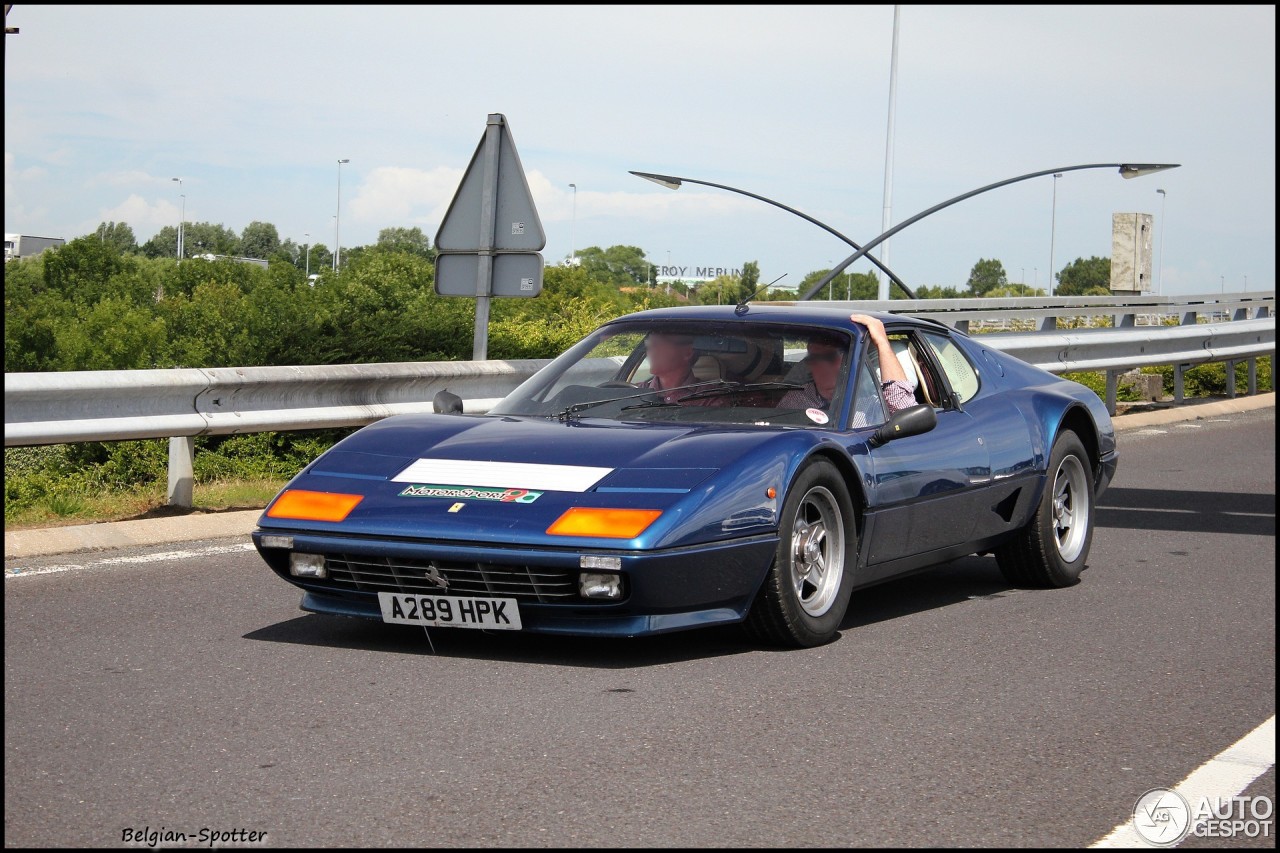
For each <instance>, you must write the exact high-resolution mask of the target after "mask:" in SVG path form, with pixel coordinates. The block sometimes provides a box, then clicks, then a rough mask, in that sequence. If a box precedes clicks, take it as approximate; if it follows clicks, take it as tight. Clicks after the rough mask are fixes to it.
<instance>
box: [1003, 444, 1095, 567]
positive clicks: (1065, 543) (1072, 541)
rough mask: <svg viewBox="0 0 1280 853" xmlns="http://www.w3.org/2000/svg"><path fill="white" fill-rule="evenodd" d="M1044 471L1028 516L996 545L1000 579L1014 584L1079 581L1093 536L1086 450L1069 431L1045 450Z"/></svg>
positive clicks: (1092, 497) (1089, 479)
mask: <svg viewBox="0 0 1280 853" xmlns="http://www.w3.org/2000/svg"><path fill="white" fill-rule="evenodd" d="M1048 470H1049V477H1048V480H1047V482H1046V483H1045V492H1044V495H1043V496H1041V498H1040V505H1039V506H1038V507H1037V508H1036V514H1035V515H1034V516H1033V517H1032V519H1031V522H1030V523H1029V524H1028V525H1027V526H1026V527H1024V528H1023V529H1022V530H1019V531H1018V533H1017V534H1016V535H1015V536H1014V538H1013V539H1012V540H1011V541H1009V542H1008V543H1006V544H1004V545H1001V546H1000V547H999V548H997V549H996V562H997V563H998V564H999V566H1000V571H1001V573H1003V574H1004V577H1005V580H1007V581H1009V582H1010V583H1012V584H1014V585H1015V586H1022V587H1033V588H1041V589H1045V588H1054V587H1066V586H1072V585H1074V584H1076V583H1079V581H1080V573H1081V572H1082V571H1084V565H1085V558H1086V557H1088V556H1089V545H1090V544H1091V543H1092V541H1093V501H1094V495H1093V478H1092V476H1091V475H1090V473H1089V472H1090V465H1089V454H1088V453H1086V452H1085V449H1084V445H1082V444H1081V443H1080V439H1079V438H1078V437H1077V436H1076V434H1075V433H1074V432H1064V433H1063V434H1062V435H1060V436H1059V437H1058V439H1057V441H1055V442H1054V443H1053V452H1052V453H1050V455H1049V469H1048Z"/></svg>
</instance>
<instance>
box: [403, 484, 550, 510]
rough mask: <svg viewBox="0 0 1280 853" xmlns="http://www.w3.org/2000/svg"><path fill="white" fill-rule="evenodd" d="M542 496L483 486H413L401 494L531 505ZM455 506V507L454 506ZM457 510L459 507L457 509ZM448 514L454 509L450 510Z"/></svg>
mask: <svg viewBox="0 0 1280 853" xmlns="http://www.w3.org/2000/svg"><path fill="white" fill-rule="evenodd" d="M541 496H542V492H534V491H530V490H529V489H490V488H485V487H484V486H437V485H432V484H416V483H415V484H414V485H412V486H409V487H408V488H406V489H405V490H404V491H403V492H401V493H400V494H399V495H398V497H402V498H452V499H454V500H457V499H458V498H468V499H470V500H475V501H499V502H501V503H516V504H531V503H533V502H534V501H536V500H537V499H538V498H539V497H541ZM455 506H456V505H455ZM458 508H459V509H460V508H461V507H458ZM449 511H450V512H456V511H457V510H456V509H453V508H450V510H449Z"/></svg>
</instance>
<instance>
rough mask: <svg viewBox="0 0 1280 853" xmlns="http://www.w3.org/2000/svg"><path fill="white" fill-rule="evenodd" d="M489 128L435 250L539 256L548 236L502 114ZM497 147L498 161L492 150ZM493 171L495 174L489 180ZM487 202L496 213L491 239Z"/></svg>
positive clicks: (495, 115)
mask: <svg viewBox="0 0 1280 853" xmlns="http://www.w3.org/2000/svg"><path fill="white" fill-rule="evenodd" d="M488 125H489V126H488V127H486V128H485V135H484V136H483V137H481V139H480V144H479V146H477V147H476V153H475V154H474V155H473V156H472V158H471V164H470V165H469V166H468V167H467V173H466V174H465V175H463V177H462V183H461V184H460V185H459V186H458V192H457V194H456V195H454V197H453V201H452V202H450V204H449V210H448V212H447V213H445V215H444V221H443V222H441V223H440V230H439V231H438V232H437V233H436V249H437V251H441V252H479V251H483V250H485V249H488V250H491V251H495V252H502V251H515V252H537V251H540V250H541V249H542V248H543V247H544V246H546V245H547V235H546V233H545V232H543V230H542V221H541V220H540V219H538V211H537V209H536V208H535V207H534V206H533V196H532V195H531V194H530V192H529V182H528V181H527V180H526V179H525V176H524V167H523V166H521V165H520V155H519V154H517V153H516V144H515V142H514V140H512V138H511V129H510V128H509V127H508V126H507V123H506V119H505V118H504V117H503V115H502V114H501V113H493V114H491V115H490V116H489V122H488ZM491 136H492V138H491ZM495 143H496V147H497V149H498V150H497V156H496V157H495V156H493V151H492V150H491V148H490V146H491V145H493V144H495ZM495 167H496V169H495ZM490 170H495V171H496V174H490V173H489V172H490ZM486 190H488V193H486ZM487 200H488V201H489V202H490V203H492V204H495V208H496V209H495V211H494V214H493V219H492V222H493V233H491V234H489V233H485V232H486V230H487V229H486V228H485V227H484V222H485V220H486V218H487V217H486V216H485V213H486V210H485V208H484V204H485V202H486V201H487Z"/></svg>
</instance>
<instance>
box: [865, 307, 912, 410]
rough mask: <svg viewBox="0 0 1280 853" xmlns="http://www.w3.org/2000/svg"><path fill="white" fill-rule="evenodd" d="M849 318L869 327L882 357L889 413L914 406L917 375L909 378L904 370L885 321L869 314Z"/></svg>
mask: <svg viewBox="0 0 1280 853" xmlns="http://www.w3.org/2000/svg"><path fill="white" fill-rule="evenodd" d="M849 319H850V320H852V321H853V322H855V323H859V324H861V325H863V326H866V327H867V334H869V335H870V336H871V343H872V344H874V345H875V348H876V353H877V355H879V357H880V392H881V394H882V395H883V396H884V404H885V407H886V408H887V409H888V412H887V414H888V415H889V416H890V417H892V416H893V413H894V412H899V411H901V410H903V409H908V408H910V407H912V406H914V405H915V404H916V395H915V386H916V381H915V377H911V378H910V379H908V378H907V372H906V371H905V370H903V368H902V362H900V361H898V356H897V353H895V352H894V351H893V345H892V344H890V343H889V337H888V335H886V334H885V331H884V323H881V322H880V321H879V320H877V319H876V318H875V317H872V316H870V315H869V314H850V315H849Z"/></svg>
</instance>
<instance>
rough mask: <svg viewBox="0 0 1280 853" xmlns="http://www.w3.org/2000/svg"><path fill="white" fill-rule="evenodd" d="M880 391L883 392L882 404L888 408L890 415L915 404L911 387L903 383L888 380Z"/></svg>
mask: <svg viewBox="0 0 1280 853" xmlns="http://www.w3.org/2000/svg"><path fill="white" fill-rule="evenodd" d="M882 390H883V391H884V403H885V406H887V407H888V409H889V414H890V415H892V414H893V413H894V412H900V411H902V410H903V409H907V408H910V407H911V406H914V405H915V404H916V395H915V394H914V393H913V392H912V390H911V386H910V385H908V384H907V383H905V382H902V381H899V380H897V379H893V380H890V381H889V382H886V383H885V384H884V386H883V389H882Z"/></svg>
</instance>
